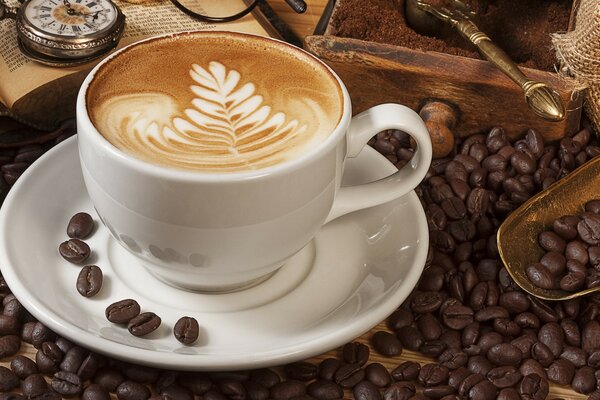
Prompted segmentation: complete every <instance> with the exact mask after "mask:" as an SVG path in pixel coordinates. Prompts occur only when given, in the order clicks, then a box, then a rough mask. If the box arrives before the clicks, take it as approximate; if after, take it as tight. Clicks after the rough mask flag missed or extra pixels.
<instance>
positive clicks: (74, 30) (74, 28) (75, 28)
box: [71, 25, 81, 33]
mask: <svg viewBox="0 0 600 400" xmlns="http://www.w3.org/2000/svg"><path fill="white" fill-rule="evenodd" d="M71 29H73V32H74V33H80V32H81V28H80V27H78V26H77V25H71Z"/></svg>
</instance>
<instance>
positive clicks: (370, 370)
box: [365, 363, 392, 388]
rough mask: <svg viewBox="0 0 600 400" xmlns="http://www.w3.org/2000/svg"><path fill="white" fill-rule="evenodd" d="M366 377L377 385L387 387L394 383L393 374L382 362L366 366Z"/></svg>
mask: <svg viewBox="0 0 600 400" xmlns="http://www.w3.org/2000/svg"><path fill="white" fill-rule="evenodd" d="M365 379H366V380H368V381H369V382H371V383H372V384H374V385H375V386H377V387H380V388H381V387H387V386H389V385H390V384H391V383H392V376H391V375H390V373H389V372H388V370H387V369H386V368H385V367H384V366H383V365H382V364H380V363H371V364H369V365H367V367H366V368H365Z"/></svg>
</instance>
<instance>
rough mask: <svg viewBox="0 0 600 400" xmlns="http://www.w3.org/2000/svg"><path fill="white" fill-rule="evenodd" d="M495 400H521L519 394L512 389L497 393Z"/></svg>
mask: <svg viewBox="0 0 600 400" xmlns="http://www.w3.org/2000/svg"><path fill="white" fill-rule="evenodd" d="M497 400H521V396H519V392H518V391H517V389H514V388H504V389H502V390H500V392H498V399H497Z"/></svg>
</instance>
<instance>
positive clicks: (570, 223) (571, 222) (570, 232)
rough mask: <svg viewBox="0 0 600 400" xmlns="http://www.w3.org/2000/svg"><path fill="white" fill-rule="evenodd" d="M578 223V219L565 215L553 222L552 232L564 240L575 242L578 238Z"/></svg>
mask: <svg viewBox="0 0 600 400" xmlns="http://www.w3.org/2000/svg"><path fill="white" fill-rule="evenodd" d="M578 223H579V218H578V217H576V216H574V215H565V216H563V217H560V218H558V219H556V220H554V221H553V222H552V230H554V232H556V234H557V235H558V236H560V237H561V238H563V239H564V240H573V239H575V238H576V237H577V224H578Z"/></svg>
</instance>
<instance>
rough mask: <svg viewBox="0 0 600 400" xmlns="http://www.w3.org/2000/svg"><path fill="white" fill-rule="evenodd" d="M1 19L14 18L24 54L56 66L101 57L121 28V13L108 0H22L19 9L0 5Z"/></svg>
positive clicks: (113, 45)
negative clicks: (23, 0)
mask: <svg viewBox="0 0 600 400" xmlns="http://www.w3.org/2000/svg"><path fill="white" fill-rule="evenodd" d="M0 1H1V0H0ZM3 18H13V19H14V20H15V22H16V28H17V41H18V45H19V48H20V50H21V52H22V53H23V54H24V55H25V56H26V57H28V58H30V59H32V60H34V61H37V62H40V63H42V64H46V65H51V66H59V67H60V66H63V67H67V66H73V65H78V64H83V63H86V62H88V61H91V60H93V59H96V58H98V57H102V56H103V55H105V54H106V53H108V52H109V51H110V50H112V49H113V48H114V47H115V46H116V45H117V44H118V43H119V40H120V39H121V36H122V35H123V31H124V29H125V15H123V13H122V12H121V10H120V9H119V8H118V7H117V5H116V4H115V3H113V2H112V1H111V0H26V1H25V2H23V4H21V6H20V7H19V8H9V7H8V6H6V5H5V4H0V19H3Z"/></svg>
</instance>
